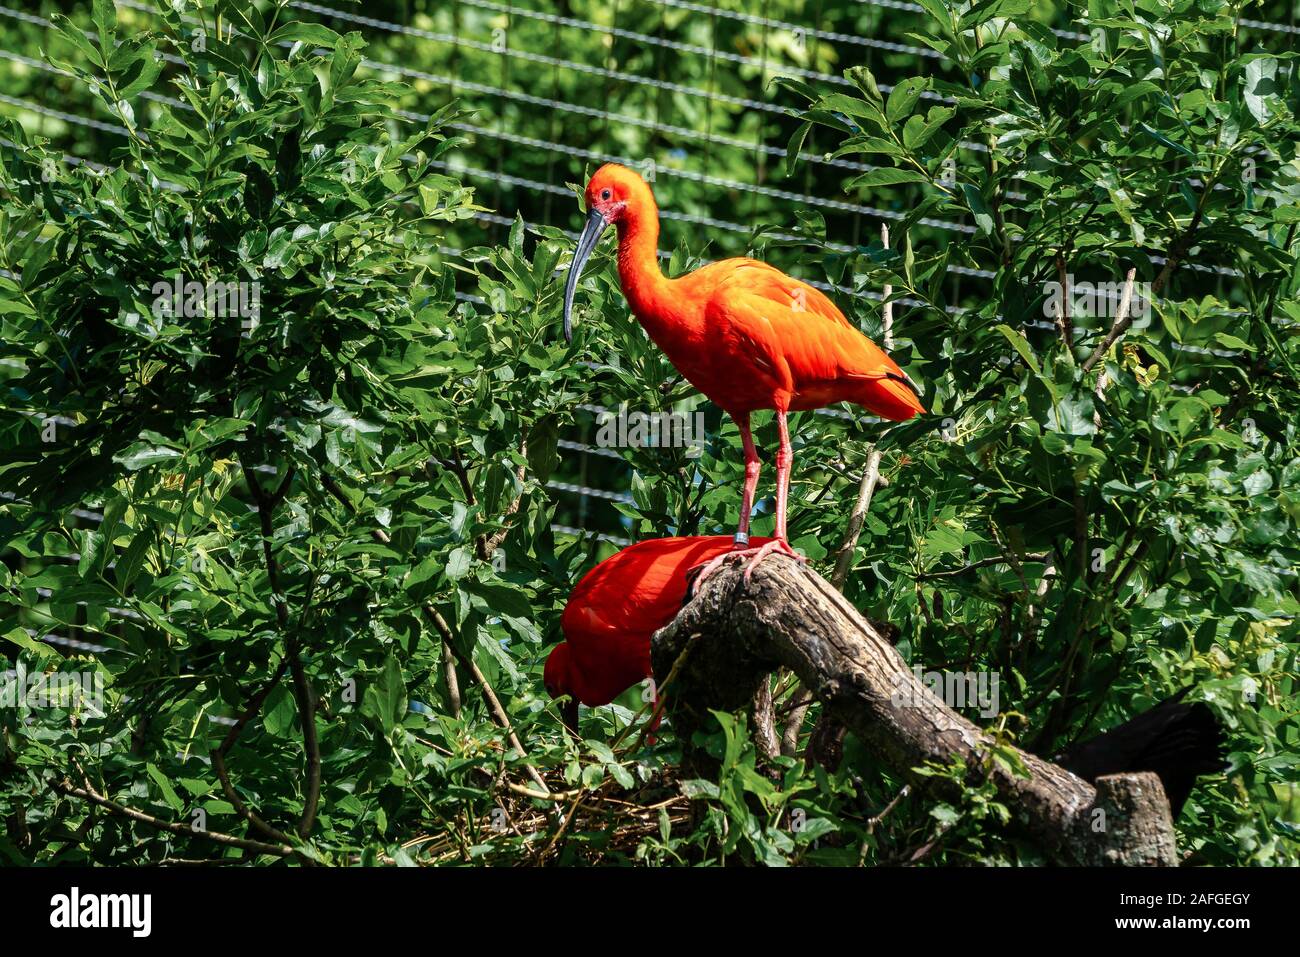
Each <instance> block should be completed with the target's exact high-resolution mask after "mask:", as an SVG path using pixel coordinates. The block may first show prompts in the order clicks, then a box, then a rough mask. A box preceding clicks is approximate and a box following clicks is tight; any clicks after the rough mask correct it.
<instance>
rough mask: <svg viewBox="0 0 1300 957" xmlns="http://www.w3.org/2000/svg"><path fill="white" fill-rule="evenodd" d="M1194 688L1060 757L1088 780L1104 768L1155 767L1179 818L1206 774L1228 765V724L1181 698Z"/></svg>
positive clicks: (1118, 771)
mask: <svg viewBox="0 0 1300 957" xmlns="http://www.w3.org/2000/svg"><path fill="white" fill-rule="evenodd" d="M1190 690H1191V688H1190V687H1187V688H1184V689H1183V690H1182V691H1180V692H1178V693H1177V694H1176V695H1174V696H1173V697H1172V698H1168V699H1166V700H1165V701H1162V702H1160V703H1159V704H1158V705H1156V706H1155V707H1154V708H1152V709H1151V710H1149V711H1144V712H1142V714H1139V715H1137V716H1136V717H1135V718H1132V719H1131V720H1129V721H1126V722H1124V723H1123V724H1121V725H1118V726H1117V727H1114V728H1111V729H1110V730H1109V731H1106V732H1105V733H1103V734H1099V735H1097V737H1095V738H1091V739H1089V740H1088V741H1084V742H1082V743H1080V744H1076V745H1074V746H1073V747H1071V748H1069V749H1067V750H1066V751H1065V753H1064V754H1061V755H1060V756H1058V757H1057V759H1056V763H1057V764H1059V765H1061V767H1063V768H1065V769H1066V770H1068V771H1072V772H1073V773H1075V774H1077V775H1078V776H1079V777H1081V778H1083V779H1084V780H1085V781H1095V780H1096V779H1097V778H1099V777H1101V776H1102V775H1105V774H1122V773H1124V772H1128V771H1152V772H1154V773H1155V774H1156V776H1157V777H1159V778H1160V783H1161V784H1163V785H1164V789H1165V795H1166V796H1167V797H1168V798H1169V807H1170V810H1171V811H1172V812H1173V816H1174V817H1175V818H1177V817H1178V814H1179V812H1180V811H1182V809H1183V804H1184V802H1185V801H1186V800H1187V795H1188V794H1190V793H1191V790H1192V787H1193V786H1194V785H1195V784H1196V779H1197V778H1198V777H1199V776H1200V775H1202V774H1216V773H1218V772H1219V771H1222V770H1223V769H1224V760H1223V729H1222V728H1221V727H1220V726H1219V722H1218V719H1217V718H1215V716H1214V712H1213V711H1211V710H1210V709H1209V707H1208V706H1206V705H1205V704H1203V703H1201V702H1199V701H1195V702H1192V703H1191V704H1188V703H1186V702H1184V701H1183V700H1182V699H1183V697H1184V696H1185V695H1186V694H1187V692H1188V691H1190Z"/></svg>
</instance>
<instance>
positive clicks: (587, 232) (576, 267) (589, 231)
mask: <svg viewBox="0 0 1300 957" xmlns="http://www.w3.org/2000/svg"><path fill="white" fill-rule="evenodd" d="M608 225H609V221H608V220H607V219H605V217H604V216H603V215H601V213H600V210H598V209H593V210H592V211H591V212H589V213H588V214H587V225H586V226H584V227H583V228H582V235H581V236H579V237H578V248H577V249H575V250H574V251H573V264H572V265H570V266H569V279H568V281H567V282H566V283H565V284H564V341H565V342H572V341H573V294H574V293H575V292H577V291H578V280H579V279H581V278H582V268H583V267H584V266H586V265H587V260H588V259H590V258H591V254H592V253H593V252H594V251H595V249H596V243H598V242H600V236H601V233H603V232H604V231H605V227H607V226H608Z"/></svg>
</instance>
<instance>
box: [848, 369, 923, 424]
mask: <svg viewBox="0 0 1300 957" xmlns="http://www.w3.org/2000/svg"><path fill="white" fill-rule="evenodd" d="M856 392H857V394H856V395H854V396H853V401H854V402H856V403H857V404H858V405H860V406H862V407H863V408H865V409H867V410H868V411H869V412H874V413H875V414H876V415H879V416H882V417H883V418H886V419H893V420H894V421H895V422H902V421H905V420H906V419H910V418H912V416H914V415H924V414H925V406H923V405H922V404H921V400H920V398H919V397H918V395H917V391H916V387H915V386H914V385H913V384H912V380H910V379H909V378H907V376H906V374H903V373H893V372H887V373H885V374H884V375H883V376H872V377H870V378H867V377H863V378H862V379H860V380H859V385H858V388H857V390H856Z"/></svg>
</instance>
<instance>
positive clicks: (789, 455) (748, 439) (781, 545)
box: [691, 409, 804, 595]
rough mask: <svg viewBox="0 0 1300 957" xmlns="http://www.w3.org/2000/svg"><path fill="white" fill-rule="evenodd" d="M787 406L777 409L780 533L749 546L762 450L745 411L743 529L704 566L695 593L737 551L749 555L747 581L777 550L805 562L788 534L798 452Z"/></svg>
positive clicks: (739, 422)
mask: <svg viewBox="0 0 1300 957" xmlns="http://www.w3.org/2000/svg"><path fill="white" fill-rule="evenodd" d="M785 415H786V414H785V410H784V409H778V410H777V412H776V422H777V429H778V432H779V434H780V439H781V447H780V449H779V451H778V452H777V454H776V537H775V540H774V541H770V542H768V543H767V544H765V545H761V546H759V547H757V548H749V547H748V545H749V513H750V512H751V511H752V510H753V506H754V489H755V487H756V486H757V485H758V473H759V468H760V463H759V460H758V451H757V450H756V449H755V448H754V439H753V436H752V435H751V434H750V431H749V414H748V413H743V414H741V415H737V416H735V419H736V425H737V426H738V427H739V428H740V438H741V441H742V442H744V445H745V489H744V492H743V494H742V496H741V506H740V529H739V530H738V531H737V532H736V547H735V549H734V550H732V551H731V552H727V553H724V554H722V555H719V556H717V557H716V558H714V559H712V560H711V561H709V562H708V563H707V564H705V565H703V566H702V567H701V568H700V571H699V574H697V575H696V576H695V581H694V582H693V583H692V585H691V594H692V595H694V594H695V593H696V592H697V591H699V588H700V586H701V585H702V584H704V580H705V579H706V578H708V577H709V576H710V575H712V574H713V573H714V572H715V571H717V570H718V569H719V568H721V567H722V565H723V564H725V563H726V562H727V560H728V559H730V558H733V557H735V556H736V555H737V554H740V555H744V556H747V557H748V558H749V561H748V562H746V564H745V581H746V582H748V581H749V577H750V575H752V574H753V572H754V567H755V566H756V565H758V563H759V562H761V561H762V560H763V559H764V558H765V557H767V556H768V555H770V554H772V553H773V552H782V553H784V554H786V555H790V556H791V557H793V558H797V559H799V561H800V562H801V563H802V562H803V561H804V559H803V558H802V557H801V556H799V555H797V554H795V551H794V549H793V548H791V547H790V541H789V538H788V537H787V535H786V522H785V511H786V502H787V499H788V498H789V489H790V466H791V464H792V462H793V460H794V452H793V451H792V450H791V448H790V430H789V428H788V426H787V424H786V417H785Z"/></svg>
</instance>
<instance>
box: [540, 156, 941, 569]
mask: <svg viewBox="0 0 1300 957" xmlns="http://www.w3.org/2000/svg"><path fill="white" fill-rule="evenodd" d="M586 199H587V208H588V214H587V225H586V227H585V228H584V229H583V231H582V235H581V237H579V239H578V247H577V250H576V251H575V252H574V254H573V264H572V265H571V266H570V268H569V278H568V282H567V284H566V286H565V289H564V335H565V338H566V339H567V340H569V341H572V339H573V330H572V314H573V296H574V292H575V291H576V289H577V286H578V280H579V278H580V277H581V275H582V269H583V266H584V265H585V264H586V262H587V260H588V259H589V258H590V256H591V254H592V251H593V250H594V249H595V248H596V243H597V241H598V240H599V239H600V236H601V234H602V233H603V232H604V231H605V229H606V228H607V227H608V226H610V225H611V224H613V225H615V226H617V228H618V274H619V279H620V282H621V285H622V287H623V295H624V296H625V297H626V298H627V301H628V304H629V305H630V306H631V307H632V312H633V314H634V315H635V316H636V317H637V319H638V320H639V321H640V323H641V325H642V326H644V327H645V330H646V332H647V333H648V334H649V335H650V338H651V339H653V340H654V342H655V343H656V344H657V345H658V346H659V347H660V348H661V349H663V350H664V352H665V353H666V354H667V356H668V358H669V360H670V361H671V362H672V364H673V365H674V366H676V367H677V370H678V371H679V372H681V374H682V375H684V376H685V377H686V378H687V379H688V380H689V381H690V382H691V384H692V385H694V386H695V387H696V388H697V389H699V390H700V391H701V392H703V393H704V394H705V395H706V396H707V397H708V398H709V399H711V400H712V401H713V402H714V403H715V404H716V405H718V406H719V407H720V408H722V409H723V410H725V411H726V412H727V413H728V414H729V415H730V416H731V417H732V419H734V420H735V422H736V426H737V427H738V428H739V429H740V438H741V441H742V442H743V443H744V447H745V486H744V494H743V496H742V498H741V507H740V527H739V529H738V530H737V532H736V537H735V549H736V550H737V551H744V552H746V553H748V554H750V555H751V556H752V557H751V559H750V564H749V567H748V569H747V570H746V576H748V574H749V572H750V571H752V569H753V565H754V563H755V562H757V561H758V560H760V559H761V558H762V557H763V556H764V555H765V554H767V553H769V552H770V551H774V550H781V551H784V552H786V553H787V554H791V555H793V554H794V550H793V549H792V548H791V547H790V542H789V539H788V538H787V536H786V499H787V496H788V494H789V485H790V464H791V461H792V459H793V453H792V451H791V449H790V435H789V430H788V428H787V426H786V413H787V412H789V411H791V410H794V411H802V410H805V409H816V408H820V407H822V406H825V405H829V404H831V403H833V402H841V401H847V402H852V403H854V404H856V405H860V406H862V407H864V408H866V409H867V410H869V411H871V412H874V413H875V414H877V415H879V416H882V417H884V418H887V419H895V420H899V421H901V420H904V419H910V418H911V417H912V416H914V415H916V414H917V413H921V412H924V411H925V409H924V408H923V407H922V405H921V403H920V401H919V400H918V398H917V395H916V392H915V389H914V387H913V385H912V383H911V380H909V379H908V378H907V376H906V374H904V372H903V370H902V369H900V368H899V367H898V365H897V364H896V363H895V362H894V361H893V360H892V359H890V358H889V356H887V355H885V353H884V352H883V351H881V349H880V348H879V347H878V346H876V344H875V343H874V342H872V341H871V340H870V339H868V338H867V337H866V336H864V335H863V334H862V333H861V332H859V331H858V330H857V329H856V328H855V327H854V326H853V325H852V324H851V323H850V322H849V321H848V320H847V319H846V318H844V314H843V313H841V312H840V311H839V310H838V309H837V308H835V304H834V303H832V302H831V301H830V300H829V299H828V298H826V296H824V295H823V294H822V293H821V292H819V291H818V290H817V289H815V288H813V287H812V286H810V285H808V284H807V283H805V282H800V281H799V280H798V279H793V278H791V277H790V276H787V275H785V274H784V273H782V272H781V271H779V270H777V269H775V268H774V267H772V266H769V265H767V264H766V263H762V262H758V261H756V260H753V259H726V260H722V261H721V262H716V263H712V264H710V265H708V266H705V267H703V268H702V269H697V270H696V271H695V272H692V273H688V274H687V275H685V276H681V277H680V278H677V279H669V278H667V277H666V276H664V274H663V273H662V272H660V270H659V249H658V240H659V208H658V206H656V205H655V198H654V193H653V192H651V190H650V187H649V186H648V185H647V184H646V182H645V180H643V179H642V178H641V177H640V176H638V175H637V174H636V173H634V172H633V171H632V170H630V169H627V168H626V167H623V166H618V165H617V164H609V165H607V166H602V167H601V168H600V169H599V170H597V171H596V174H595V175H594V176H592V178H591V182H589V183H588V184H587V191H586ZM757 409H774V410H776V422H777V430H778V433H779V435H780V442H781V445H780V449H779V450H778V452H777V456H776V537H775V538H774V539H773V540H772V541H770V542H768V543H767V544H765V545H763V546H759V547H750V542H749V513H750V511H751V510H752V508H753V504H754V489H755V487H756V486H757V485H758V475H759V468H760V466H759V458H758V452H757V451H756V450H755V448H754V440H753V437H752V436H751V435H750V430H749V416H750V413H751V412H754V411H755V410H757ZM723 558H725V556H721V557H720V558H719V559H718V561H721V560H723ZM714 564H715V565H716V563H714ZM711 570H712V568H709V569H706V570H705V572H704V574H708V572H709V571H711Z"/></svg>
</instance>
